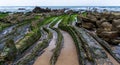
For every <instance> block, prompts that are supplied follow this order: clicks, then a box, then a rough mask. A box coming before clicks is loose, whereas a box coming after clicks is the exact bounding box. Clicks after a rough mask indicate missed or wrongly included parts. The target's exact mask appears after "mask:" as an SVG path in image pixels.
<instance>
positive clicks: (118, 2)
mask: <svg viewBox="0 0 120 65" xmlns="http://www.w3.org/2000/svg"><path fill="white" fill-rule="evenodd" d="M0 6H120V0H0Z"/></svg>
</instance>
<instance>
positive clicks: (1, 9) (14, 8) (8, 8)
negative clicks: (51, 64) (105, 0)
mask: <svg viewBox="0 0 120 65" xmlns="http://www.w3.org/2000/svg"><path fill="white" fill-rule="evenodd" d="M39 7H41V8H47V7H48V8H50V9H63V8H67V9H72V10H90V9H93V8H97V9H98V10H99V11H103V10H104V9H106V10H108V11H120V6H39ZM19 8H24V10H19ZM34 8H35V6H0V12H29V11H32V10H33V9H34Z"/></svg>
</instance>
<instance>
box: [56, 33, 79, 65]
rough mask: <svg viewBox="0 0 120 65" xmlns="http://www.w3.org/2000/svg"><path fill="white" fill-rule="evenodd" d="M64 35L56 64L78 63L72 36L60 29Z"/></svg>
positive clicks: (70, 64)
mask: <svg viewBox="0 0 120 65" xmlns="http://www.w3.org/2000/svg"><path fill="white" fill-rule="evenodd" d="M61 33H62V34H63V37H64V44H63V48H62V50H61V53H60V56H59V57H58V60H57V62H56V65H79V62H78V56H77V51H76V47H75V45H74V42H73V39H72V37H71V36H70V35H69V34H68V33H66V32H64V31H61Z"/></svg>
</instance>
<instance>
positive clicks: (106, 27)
mask: <svg viewBox="0 0 120 65" xmlns="http://www.w3.org/2000/svg"><path fill="white" fill-rule="evenodd" d="M101 28H103V29H104V30H105V31H111V30H112V24H110V23H109V22H103V23H102V24H101Z"/></svg>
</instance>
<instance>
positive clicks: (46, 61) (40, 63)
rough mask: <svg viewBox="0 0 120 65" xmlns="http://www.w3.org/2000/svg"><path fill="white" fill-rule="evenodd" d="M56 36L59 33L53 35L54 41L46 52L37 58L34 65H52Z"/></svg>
mask: <svg viewBox="0 0 120 65" xmlns="http://www.w3.org/2000/svg"><path fill="white" fill-rule="evenodd" d="M56 34H57V33H55V32H54V33H53V39H52V40H51V42H50V44H49V46H48V47H47V48H46V49H44V50H45V52H44V53H43V54H42V55H41V56H39V57H38V58H37V60H36V61H35V63H34V64H33V65H50V58H51V56H52V54H53V52H52V50H53V49H54V48H55V43H56V38H57V37H56Z"/></svg>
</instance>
